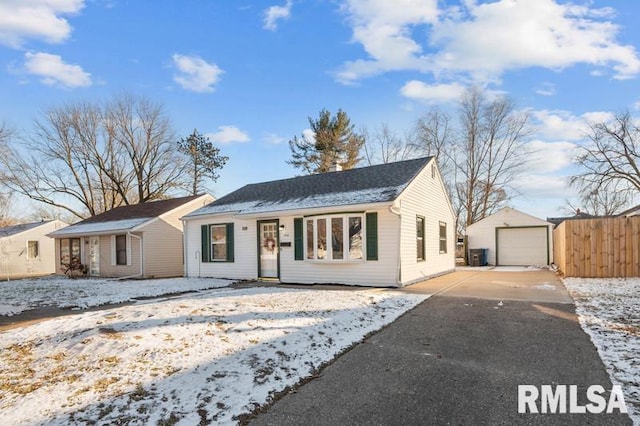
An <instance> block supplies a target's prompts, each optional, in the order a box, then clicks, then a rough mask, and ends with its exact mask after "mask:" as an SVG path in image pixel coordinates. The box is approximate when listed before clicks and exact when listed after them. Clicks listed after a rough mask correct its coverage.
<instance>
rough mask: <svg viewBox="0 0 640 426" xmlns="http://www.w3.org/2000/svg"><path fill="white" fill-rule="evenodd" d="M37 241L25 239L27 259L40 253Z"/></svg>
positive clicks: (34, 257)
mask: <svg viewBox="0 0 640 426" xmlns="http://www.w3.org/2000/svg"><path fill="white" fill-rule="evenodd" d="M39 249H40V247H39V246H38V242H37V241H27V259H36V258H37V257H38V256H39V255H40V250H39Z"/></svg>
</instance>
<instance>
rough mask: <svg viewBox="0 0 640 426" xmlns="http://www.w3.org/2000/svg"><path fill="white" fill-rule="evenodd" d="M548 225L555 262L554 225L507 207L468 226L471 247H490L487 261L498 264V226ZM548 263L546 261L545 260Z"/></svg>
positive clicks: (550, 258)
mask: <svg viewBox="0 0 640 426" xmlns="http://www.w3.org/2000/svg"><path fill="white" fill-rule="evenodd" d="M531 226H546V227H547V228H548V239H549V247H548V249H549V261H550V263H553V225H552V224H551V223H549V222H546V221H544V220H542V219H539V218H537V217H534V216H530V215H528V214H526V213H523V212H521V211H518V210H515V209H512V208H509V207H506V208H504V209H502V210H500V211H498V212H496V213H494V214H492V215H491V216H487V217H486V218H484V219H482V220H481V221H478V222H476V223H474V224H473V225H470V226H468V227H467V246H468V248H469V249H480V248H486V249H489V251H488V253H487V262H488V263H489V265H495V264H496V228H508V227H531ZM545 263H546V262H545Z"/></svg>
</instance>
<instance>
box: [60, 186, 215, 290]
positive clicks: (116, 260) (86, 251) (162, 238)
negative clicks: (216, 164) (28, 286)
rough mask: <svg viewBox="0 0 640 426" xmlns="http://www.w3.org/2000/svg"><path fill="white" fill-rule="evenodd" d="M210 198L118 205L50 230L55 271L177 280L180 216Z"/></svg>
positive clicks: (180, 267)
mask: <svg viewBox="0 0 640 426" xmlns="http://www.w3.org/2000/svg"><path fill="white" fill-rule="evenodd" d="M213 200H214V198H213V197H212V196H211V195H208V194H205V195H196V196H190V197H182V198H172V199H168V200H161V201H150V202H146V203H140V204H133V205H129V206H122V207H117V208H115V209H112V210H109V211H107V212H105V213H102V214H99V215H96V216H93V217H90V218H88V219H85V220H83V221H81V222H78V223H75V224H73V225H70V226H68V227H66V228H64V229H60V230H58V231H55V232H52V233H50V234H49V236H51V237H53V238H55V243H56V246H55V247H56V249H55V251H56V265H57V268H56V272H57V273H58V274H63V273H64V272H65V270H66V269H67V265H69V264H70V263H79V264H82V265H83V266H84V268H85V269H86V272H87V274H88V275H90V276H94V277H131V278H133V277H140V278H154V277H156V278H157V277H175V276H181V275H182V273H183V270H184V266H183V265H184V260H183V252H184V250H183V247H182V242H183V238H182V222H181V221H180V217H182V216H184V215H186V214H188V213H190V212H192V211H194V210H196V209H198V208H200V207H202V206H204V205H206V204H208V203H210V202H211V201H213Z"/></svg>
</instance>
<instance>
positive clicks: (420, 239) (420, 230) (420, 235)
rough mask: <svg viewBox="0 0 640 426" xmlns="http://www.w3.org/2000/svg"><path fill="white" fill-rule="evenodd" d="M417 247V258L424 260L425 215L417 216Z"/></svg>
mask: <svg viewBox="0 0 640 426" xmlns="http://www.w3.org/2000/svg"><path fill="white" fill-rule="evenodd" d="M416 249H417V259H418V260H424V217H422V216H417V217H416Z"/></svg>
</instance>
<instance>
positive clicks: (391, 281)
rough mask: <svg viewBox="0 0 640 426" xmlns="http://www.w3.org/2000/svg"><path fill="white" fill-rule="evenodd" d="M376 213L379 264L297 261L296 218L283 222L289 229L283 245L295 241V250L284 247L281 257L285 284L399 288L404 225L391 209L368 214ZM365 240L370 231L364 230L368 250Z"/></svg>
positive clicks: (365, 261)
mask: <svg viewBox="0 0 640 426" xmlns="http://www.w3.org/2000/svg"><path fill="white" fill-rule="evenodd" d="M358 211H360V212H361V210H357V209H356V210H354V212H358ZM372 212H377V213H378V260H364V261H357V262H322V261H307V260H294V247H293V219H294V217H293V216H289V217H283V218H281V219H280V224H281V225H282V224H284V226H285V231H284V232H283V233H282V234H281V238H282V241H291V247H283V248H282V250H281V253H280V279H281V281H282V282H285V283H301V284H319V283H324V284H347V285H361V286H374V287H375V286H379V287H395V286H397V285H398V278H397V277H398V248H399V243H400V242H399V235H398V227H399V225H400V223H399V222H400V221H399V220H398V217H397V216H396V215H393V214H391V213H390V212H389V209H388V208H384V209H378V210H368V211H367V213H372ZM340 213H348V211H340ZM289 231H290V232H289ZM287 234H289V236H287ZM365 236H366V230H365V229H363V245H365V246H366V241H364V239H365ZM365 257H366V255H365Z"/></svg>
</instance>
